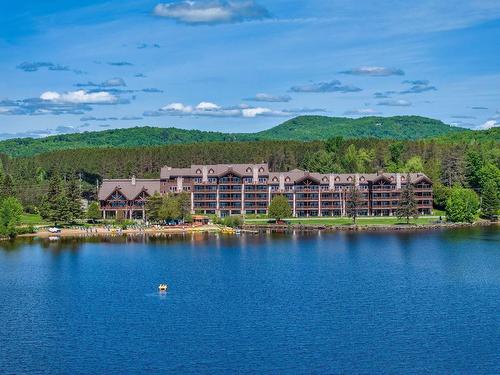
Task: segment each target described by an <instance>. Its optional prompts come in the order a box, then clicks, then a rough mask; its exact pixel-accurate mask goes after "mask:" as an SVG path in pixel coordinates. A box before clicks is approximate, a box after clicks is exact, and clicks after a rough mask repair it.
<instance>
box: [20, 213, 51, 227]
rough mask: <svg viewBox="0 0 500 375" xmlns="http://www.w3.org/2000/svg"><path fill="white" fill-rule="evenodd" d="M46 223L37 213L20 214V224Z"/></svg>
mask: <svg viewBox="0 0 500 375" xmlns="http://www.w3.org/2000/svg"><path fill="white" fill-rule="evenodd" d="M47 224H48V223H47V222H46V221H44V220H43V219H42V217H41V216H40V215H38V214H22V215H21V225H47Z"/></svg>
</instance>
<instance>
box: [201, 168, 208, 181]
mask: <svg viewBox="0 0 500 375" xmlns="http://www.w3.org/2000/svg"><path fill="white" fill-rule="evenodd" d="M201 173H202V177H201V182H208V169H207V166H206V165H204V166H203V167H202V168H201Z"/></svg>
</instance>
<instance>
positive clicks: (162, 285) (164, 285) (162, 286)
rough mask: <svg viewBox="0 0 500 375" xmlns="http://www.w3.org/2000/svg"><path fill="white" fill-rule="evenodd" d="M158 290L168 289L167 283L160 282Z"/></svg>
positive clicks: (164, 290)
mask: <svg viewBox="0 0 500 375" xmlns="http://www.w3.org/2000/svg"><path fill="white" fill-rule="evenodd" d="M158 290H159V291H160V292H166V291H167V290H168V285H167V284H160V285H159V286H158Z"/></svg>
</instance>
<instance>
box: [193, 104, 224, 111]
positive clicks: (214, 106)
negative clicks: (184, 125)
mask: <svg viewBox="0 0 500 375" xmlns="http://www.w3.org/2000/svg"><path fill="white" fill-rule="evenodd" d="M196 109H198V110H200V111H213V110H218V109H220V106H218V105H217V104H215V103H210V102H201V103H199V104H198V105H197V106H196Z"/></svg>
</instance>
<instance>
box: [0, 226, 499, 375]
mask: <svg viewBox="0 0 500 375" xmlns="http://www.w3.org/2000/svg"><path fill="white" fill-rule="evenodd" d="M160 283H168V284H169V287H170V289H169V291H168V292H167V293H166V294H161V293H159V292H158V291H157V286H158V284H160ZM499 318H500V231H499V230H498V229H496V228H472V229H470V228H469V229H453V230H442V231H429V232H415V233H393V232H386V233H368V232H365V233H344V232H342V233H314V234H300V233H294V234H273V235H270V234H267V235H242V236H230V235H228V236H224V235H214V234H211V235H209V234H193V235H184V236H182V235H179V236H170V237H161V238H156V237H131V238H121V237H120V238H114V239H111V238H110V239H100V240H99V239H94V240H78V239H75V240H61V241H48V240H17V241H14V242H4V243H2V244H0V373H1V374H11V373H12V374H14V373H16V374H21V373H40V374H98V373H106V374H140V373H162V374H164V373H179V374H219V373H235V372H238V373H243V374H245V373H258V374H266V373H279V374H301V373H316V374H326V373H328V374H331V373H344V374H375V373H391V374H413V373H441V374H445V373H446V374H495V373H496V374H498V373H500V319H499Z"/></svg>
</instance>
